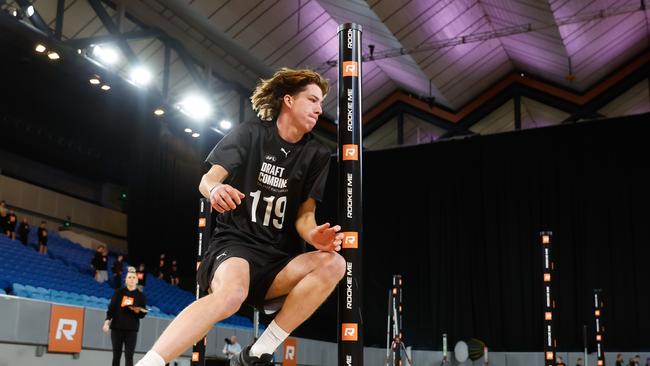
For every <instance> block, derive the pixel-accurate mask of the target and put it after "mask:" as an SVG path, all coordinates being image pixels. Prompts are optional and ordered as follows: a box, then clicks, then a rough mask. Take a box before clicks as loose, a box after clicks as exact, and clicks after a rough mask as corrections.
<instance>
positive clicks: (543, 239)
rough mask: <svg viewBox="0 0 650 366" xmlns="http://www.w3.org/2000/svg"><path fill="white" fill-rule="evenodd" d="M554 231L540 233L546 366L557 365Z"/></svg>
mask: <svg viewBox="0 0 650 366" xmlns="http://www.w3.org/2000/svg"><path fill="white" fill-rule="evenodd" d="M552 238H553V233H552V232H550V231H542V232H540V233H539V241H540V243H541V244H542V257H543V266H542V268H543V281H544V366H555V349H556V347H557V342H556V339H555V327H554V322H553V311H554V310H555V299H554V298H553V291H552V290H553V286H552V284H553V280H552V277H553V276H554V275H553V270H554V269H555V265H554V264H553V258H552V252H551V247H552Z"/></svg>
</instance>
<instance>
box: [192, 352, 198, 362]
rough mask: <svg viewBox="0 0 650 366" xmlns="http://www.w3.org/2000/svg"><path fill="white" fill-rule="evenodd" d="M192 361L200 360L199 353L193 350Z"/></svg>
mask: <svg viewBox="0 0 650 366" xmlns="http://www.w3.org/2000/svg"><path fill="white" fill-rule="evenodd" d="M192 362H199V353H198V352H192Z"/></svg>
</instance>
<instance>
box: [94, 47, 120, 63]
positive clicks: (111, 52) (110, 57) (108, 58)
mask: <svg viewBox="0 0 650 366" xmlns="http://www.w3.org/2000/svg"><path fill="white" fill-rule="evenodd" d="M93 56H95V57H97V58H98V59H99V60H100V61H101V62H103V63H104V64H107V65H112V64H114V63H116V62H117V60H119V59H120V55H119V54H118V53H117V51H116V50H115V49H114V48H111V47H102V46H98V45H95V46H93Z"/></svg>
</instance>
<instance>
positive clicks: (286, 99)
mask: <svg viewBox="0 0 650 366" xmlns="http://www.w3.org/2000/svg"><path fill="white" fill-rule="evenodd" d="M282 101H283V102H284V104H285V105H286V106H287V107H289V108H291V107H292V106H293V97H292V96H291V95H289V94H285V95H284V97H283V98H282Z"/></svg>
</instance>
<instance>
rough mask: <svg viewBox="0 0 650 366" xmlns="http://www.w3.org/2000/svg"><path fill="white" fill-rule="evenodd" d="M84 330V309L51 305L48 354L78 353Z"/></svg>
mask: <svg viewBox="0 0 650 366" xmlns="http://www.w3.org/2000/svg"><path fill="white" fill-rule="evenodd" d="M83 329H84V309H83V308H74V307H69V306H62V305H52V310H51V312H50V335H49V339H48V343H47V351H48V352H62V353H79V352H81V341H82V338H83Z"/></svg>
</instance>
